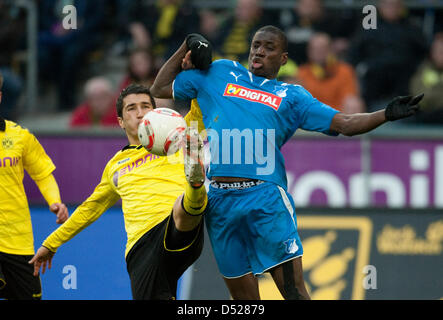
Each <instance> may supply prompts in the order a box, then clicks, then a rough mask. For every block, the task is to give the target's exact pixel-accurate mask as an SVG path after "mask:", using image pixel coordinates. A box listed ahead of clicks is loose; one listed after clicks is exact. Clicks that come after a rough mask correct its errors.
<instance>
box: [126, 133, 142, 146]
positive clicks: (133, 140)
mask: <svg viewBox="0 0 443 320" xmlns="http://www.w3.org/2000/svg"><path fill="white" fill-rule="evenodd" d="M127 137H128V142H129V145H133V146H138V145H140V144H141V143H140V140H139V139H138V136H135V137H132V136H129V135H127Z"/></svg>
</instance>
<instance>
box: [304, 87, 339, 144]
mask: <svg viewBox="0 0 443 320" xmlns="http://www.w3.org/2000/svg"><path fill="white" fill-rule="evenodd" d="M295 108H296V110H297V113H298V117H299V128H301V129H304V130H307V131H316V132H321V133H324V134H327V135H331V136H337V135H338V133H337V132H335V131H331V130H330V127H331V121H332V118H333V117H334V116H335V115H336V114H337V113H338V112H339V111H338V110H335V109H334V108H332V107H330V106H328V105H326V104H324V103H322V102H320V101H318V100H317V99H315V98H314V97H313V96H312V95H311V94H310V93H309V92H308V91H307V90H306V89H304V88H303V87H301V86H296V106H295Z"/></svg>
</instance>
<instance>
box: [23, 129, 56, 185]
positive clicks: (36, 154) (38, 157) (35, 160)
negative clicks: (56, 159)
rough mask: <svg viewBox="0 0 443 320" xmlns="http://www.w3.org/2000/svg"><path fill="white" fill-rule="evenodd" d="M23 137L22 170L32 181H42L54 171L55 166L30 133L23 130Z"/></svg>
mask: <svg viewBox="0 0 443 320" xmlns="http://www.w3.org/2000/svg"><path fill="white" fill-rule="evenodd" d="M24 135H25V141H24V151H23V168H24V169H25V170H26V172H28V174H29V176H30V177H31V178H32V179H33V180H35V181H36V180H41V179H44V178H46V177H47V176H48V175H49V174H51V173H52V171H54V170H55V165H54V163H53V162H52V160H51V158H49V156H48V155H47V154H46V152H45V149H43V147H42V145H41V144H40V142H39V141H38V140H37V138H36V137H35V136H34V135H33V134H32V133H30V132H29V131H28V130H26V129H24Z"/></svg>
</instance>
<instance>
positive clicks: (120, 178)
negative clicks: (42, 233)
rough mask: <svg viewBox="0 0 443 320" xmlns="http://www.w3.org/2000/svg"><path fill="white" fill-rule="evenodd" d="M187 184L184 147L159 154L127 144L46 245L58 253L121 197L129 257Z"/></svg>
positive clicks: (169, 211) (165, 213) (167, 212)
mask: <svg viewBox="0 0 443 320" xmlns="http://www.w3.org/2000/svg"><path fill="white" fill-rule="evenodd" d="M185 184H186V178H185V174H184V167H183V153H182V151H181V150H180V151H179V152H177V153H176V154H174V155H171V156H167V157H159V156H156V155H154V154H151V153H149V152H148V151H147V150H146V149H145V148H143V147H142V146H134V145H129V146H126V147H125V148H123V149H122V150H121V151H119V152H117V153H116V154H115V156H114V157H113V158H112V159H111V160H110V161H109V162H108V163H107V165H106V167H105V169H104V172H103V175H102V178H101V181H100V183H99V184H98V185H97V187H96V188H95V190H94V192H93V193H92V195H91V196H90V197H89V198H88V199H86V201H85V202H83V203H82V204H81V205H80V206H79V207H78V208H77V209H76V210H75V211H74V212H73V214H72V215H71V217H70V218H69V219H68V220H67V221H66V222H65V223H64V224H63V225H62V226H60V227H59V228H58V229H57V230H55V231H54V232H53V233H52V234H51V235H50V236H49V237H48V238H47V239H46V240H45V241H44V243H43V246H45V247H47V248H48V249H50V250H51V251H54V252H55V251H56V250H57V248H58V247H59V246H60V245H62V244H63V243H65V242H66V241H68V240H70V239H71V238H72V237H74V236H75V235H76V234H77V233H79V232H80V231H81V230H83V229H84V228H85V227H87V226H88V225H90V224H91V223H92V222H94V221H95V220H96V219H97V218H98V217H100V216H101V215H102V214H103V213H104V212H105V211H106V210H107V209H108V208H109V207H111V206H112V205H114V204H115V203H116V202H117V200H118V199H120V198H121V199H122V211H123V215H124V222H125V229H126V233H127V237H128V239H127V243H126V250H125V256H126V254H127V253H128V252H129V250H130V249H131V248H132V246H133V245H134V244H135V243H136V242H137V240H138V239H139V238H140V237H141V236H142V235H143V234H144V233H146V232H147V231H148V230H150V229H151V228H153V227H154V226H156V225H157V224H158V223H160V222H161V221H163V220H164V219H165V218H166V217H167V216H168V215H169V214H170V213H171V211H172V207H173V204H174V202H175V200H176V199H177V197H178V196H179V195H181V194H182V193H183V192H184V188H185Z"/></svg>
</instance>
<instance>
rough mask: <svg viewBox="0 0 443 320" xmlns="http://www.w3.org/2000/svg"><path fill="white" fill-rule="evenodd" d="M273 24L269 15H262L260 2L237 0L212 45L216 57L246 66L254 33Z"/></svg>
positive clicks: (256, 0)
mask: <svg viewBox="0 0 443 320" xmlns="http://www.w3.org/2000/svg"><path fill="white" fill-rule="evenodd" d="M273 22H275V20H274V21H273V19H272V17H271V16H270V15H268V14H263V9H262V7H261V1H260V0H237V3H236V6H235V9H234V12H233V13H232V14H231V15H230V16H229V17H228V18H227V19H226V20H225V21H224V22H223V23H222V25H221V26H220V30H219V31H218V34H219V36H218V37H217V38H216V39H215V41H214V42H213V43H212V44H213V47H214V49H215V51H216V55H219V56H221V57H223V58H226V59H231V60H235V61H239V62H240V63H242V64H246V63H247V59H248V55H249V44H250V40H251V39H252V36H253V34H254V32H255V31H257V29H258V28H260V27H262V26H264V25H267V24H272V23H273Z"/></svg>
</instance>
